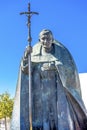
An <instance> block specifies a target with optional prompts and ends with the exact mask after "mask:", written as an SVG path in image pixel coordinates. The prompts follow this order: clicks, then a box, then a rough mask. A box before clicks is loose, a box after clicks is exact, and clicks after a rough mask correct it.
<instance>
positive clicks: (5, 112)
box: [0, 92, 14, 130]
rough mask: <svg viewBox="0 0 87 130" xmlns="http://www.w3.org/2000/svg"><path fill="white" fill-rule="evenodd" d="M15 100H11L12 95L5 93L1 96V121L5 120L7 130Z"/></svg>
mask: <svg viewBox="0 0 87 130" xmlns="http://www.w3.org/2000/svg"><path fill="white" fill-rule="evenodd" d="M13 103H14V100H13V98H10V94H9V93H8V92H5V93H3V94H1V95H0V119H2V118H4V119H5V130H7V118H11V115H12V110H13Z"/></svg>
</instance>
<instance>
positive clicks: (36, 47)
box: [32, 42, 41, 56]
mask: <svg viewBox="0 0 87 130" xmlns="http://www.w3.org/2000/svg"><path fill="white" fill-rule="evenodd" d="M40 49H41V43H40V42H37V43H36V44H35V45H34V46H33V52H32V56H33V55H39V54H40Z"/></svg>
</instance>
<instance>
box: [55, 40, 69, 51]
mask: <svg viewBox="0 0 87 130" xmlns="http://www.w3.org/2000/svg"><path fill="white" fill-rule="evenodd" d="M53 43H54V45H56V47H59V48H61V49H66V50H67V48H66V47H65V46H64V45H63V44H62V43H61V42H59V41H58V40H54V42H53Z"/></svg>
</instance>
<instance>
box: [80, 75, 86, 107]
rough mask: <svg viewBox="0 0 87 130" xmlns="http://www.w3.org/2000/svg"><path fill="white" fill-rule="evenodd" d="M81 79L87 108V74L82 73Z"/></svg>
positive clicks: (83, 97)
mask: <svg viewBox="0 0 87 130" xmlns="http://www.w3.org/2000/svg"><path fill="white" fill-rule="evenodd" d="M79 78H80V84H81V90H82V99H83V102H84V104H85V106H86V108H87V73H80V74H79Z"/></svg>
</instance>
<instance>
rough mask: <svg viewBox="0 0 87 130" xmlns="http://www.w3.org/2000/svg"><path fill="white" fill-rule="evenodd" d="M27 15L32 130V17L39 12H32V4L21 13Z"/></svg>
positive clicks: (30, 122)
mask: <svg viewBox="0 0 87 130" xmlns="http://www.w3.org/2000/svg"><path fill="white" fill-rule="evenodd" d="M20 14H21V15H22V14H25V15H26V16H27V17H28V22H27V27H28V44H29V46H28V48H27V51H28V73H29V124H30V130H32V92H31V88H32V86H31V85H32V84H31V81H32V79H31V52H32V46H31V41H32V38H31V17H32V15H33V14H38V13H37V12H32V11H30V3H29V4H28V12H21V13H20Z"/></svg>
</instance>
